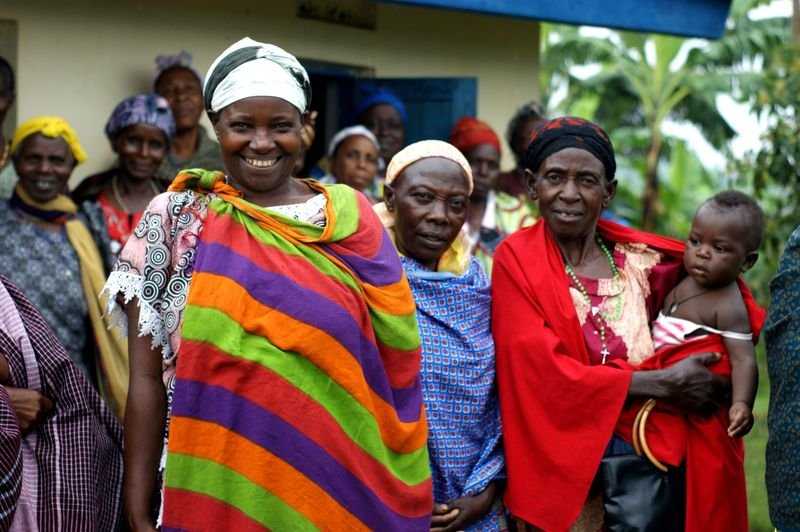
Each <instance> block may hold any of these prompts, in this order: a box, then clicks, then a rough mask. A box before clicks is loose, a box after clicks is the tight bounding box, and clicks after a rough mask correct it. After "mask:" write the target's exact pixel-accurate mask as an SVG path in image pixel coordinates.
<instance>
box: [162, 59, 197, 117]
mask: <svg viewBox="0 0 800 532" xmlns="http://www.w3.org/2000/svg"><path fill="white" fill-rule="evenodd" d="M156 92H157V93H158V94H160V95H161V96H163V97H164V98H166V100H167V101H168V102H169V107H170V109H172V115H173V116H174V117H175V126H176V127H177V128H178V131H181V130H187V129H193V128H195V127H197V123H198V122H199V121H200V115H201V114H203V87H202V86H201V85H200V80H199V79H197V76H195V75H194V72H192V71H191V70H189V69H188V68H181V67H176V68H171V69H169V70H167V71H166V72H164V73H163V74H161V77H159V78H158V83H157V84H156Z"/></svg>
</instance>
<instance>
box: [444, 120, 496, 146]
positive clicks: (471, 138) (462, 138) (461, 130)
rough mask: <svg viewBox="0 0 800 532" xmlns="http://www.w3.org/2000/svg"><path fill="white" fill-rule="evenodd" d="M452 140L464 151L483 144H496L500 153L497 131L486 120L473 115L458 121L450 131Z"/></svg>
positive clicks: (454, 144)
mask: <svg viewBox="0 0 800 532" xmlns="http://www.w3.org/2000/svg"><path fill="white" fill-rule="evenodd" d="M450 142H451V143H452V144H453V146H455V147H456V148H458V149H459V150H461V151H462V152H463V153H467V152H468V151H471V150H473V149H475V148H476V147H477V146H480V145H481V144H489V145H491V146H494V148H495V149H496V150H497V153H500V137H498V136H497V133H495V132H494V130H493V129H492V128H491V126H490V125H489V124H487V123H486V122H483V121H481V120H478V119H477V118H473V117H471V116H465V117H462V118H461V119H459V121H458V122H456V125H455V126H453V131H452V132H451V133H450Z"/></svg>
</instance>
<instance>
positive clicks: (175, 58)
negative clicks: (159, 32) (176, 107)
mask: <svg viewBox="0 0 800 532" xmlns="http://www.w3.org/2000/svg"><path fill="white" fill-rule="evenodd" d="M173 68H185V69H186V70H188V71H189V72H191V73H192V74H194V75H195V76H196V77H197V80H198V81H200V83H202V82H203V78H202V76H200V73H199V72H198V71H197V70H195V69H194V67H192V54H190V53H189V52H187V51H186V50H181V51H180V53H177V54H172V55H169V54H164V55H159V56H157V57H156V72H155V75H154V76H153V89H155V87H156V85H157V84H158V80H159V79H160V78H161V75H162V74H164V72H166V71H167V70H172V69H173Z"/></svg>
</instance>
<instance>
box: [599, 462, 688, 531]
mask: <svg viewBox="0 0 800 532" xmlns="http://www.w3.org/2000/svg"><path fill="white" fill-rule="evenodd" d="M599 477H600V481H601V483H602V486H603V507H604V510H605V529H606V530H609V531H611V532H634V531H635V532H679V531H682V530H683V529H684V514H685V504H686V503H685V500H686V497H685V474H684V468H683V467H680V468H669V469H668V470H667V472H663V471H660V470H659V469H657V468H656V467H655V466H654V465H653V464H652V463H651V462H650V460H648V459H647V458H645V457H643V456H638V455H636V454H635V453H631V454H622V455H617V456H606V457H604V458H603V459H602V461H601V462H600V470H599Z"/></svg>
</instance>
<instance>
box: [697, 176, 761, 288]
mask: <svg viewBox="0 0 800 532" xmlns="http://www.w3.org/2000/svg"><path fill="white" fill-rule="evenodd" d="M763 233H764V213H763V211H762V210H761V207H759V206H758V204H757V203H756V202H755V200H753V198H751V197H750V196H748V195H747V194H743V193H741V192H738V191H736V190H726V191H724V192H720V193H719V194H716V195H715V196H712V197H711V198H709V199H707V200H706V201H704V202H703V204H702V205H700V207H699V208H698V209H697V212H696V213H695V215H694V220H692V229H691V231H690V232H689V238H688V239H687V241H686V252H685V253H684V255H683V265H684V267H685V268H686V271H687V272H688V273H689V275H690V276H691V277H692V278H693V279H694V280H695V281H696V282H697V284H699V285H700V286H703V287H707V288H718V287H721V286H725V285H727V284H730V283H732V282H734V281H735V280H736V278H737V277H738V276H739V275H740V274H741V273H743V272H745V271H747V270H749V269H750V268H751V267H752V266H753V264H755V263H756V260H757V259H758V248H759V246H761V239H762V236H763Z"/></svg>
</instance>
